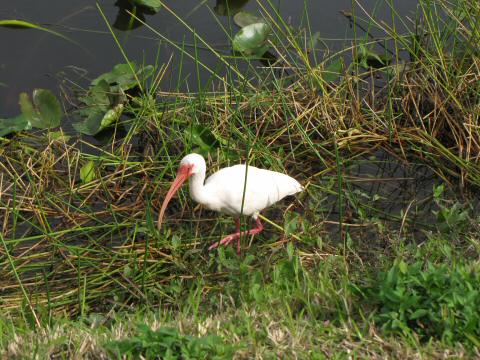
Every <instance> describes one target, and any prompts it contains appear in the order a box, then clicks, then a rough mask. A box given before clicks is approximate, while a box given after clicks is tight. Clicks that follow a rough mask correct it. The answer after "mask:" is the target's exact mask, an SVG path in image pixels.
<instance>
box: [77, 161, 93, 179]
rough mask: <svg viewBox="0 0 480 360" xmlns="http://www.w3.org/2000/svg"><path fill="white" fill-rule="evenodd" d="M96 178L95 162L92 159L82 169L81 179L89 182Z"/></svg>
mask: <svg viewBox="0 0 480 360" xmlns="http://www.w3.org/2000/svg"><path fill="white" fill-rule="evenodd" d="M94 179H95V163H94V162H93V161H92V160H90V161H88V162H87V163H86V164H85V165H83V166H82V168H81V169H80V180H82V182H83V183H84V184H87V183H89V182H91V181H93V180H94Z"/></svg>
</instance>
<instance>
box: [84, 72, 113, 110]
mask: <svg viewBox="0 0 480 360" xmlns="http://www.w3.org/2000/svg"><path fill="white" fill-rule="evenodd" d="M109 92H110V85H108V83H107V81H105V80H103V79H102V80H100V81H98V82H96V83H95V85H94V86H92V87H91V88H90V90H89V91H88V92H87V93H86V94H85V95H84V96H80V97H79V100H80V101H81V102H83V103H84V104H85V105H86V106H87V107H96V108H98V109H100V110H104V111H107V110H108V109H109V108H110V107H111V99H110V97H109Z"/></svg>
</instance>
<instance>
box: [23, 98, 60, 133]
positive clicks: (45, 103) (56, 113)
mask: <svg viewBox="0 0 480 360" xmlns="http://www.w3.org/2000/svg"><path fill="white" fill-rule="evenodd" d="M32 98H33V104H32V102H31V101H30V98H29V96H28V94H27V93H21V94H20V108H21V110H22V114H23V115H24V116H25V117H26V119H27V120H28V121H29V122H30V124H31V125H32V126H33V127H36V128H39V129H50V128H54V127H57V126H59V125H60V120H61V119H62V114H63V112H62V108H61V106H60V103H59V102H58V100H57V98H56V97H55V95H54V94H53V93H52V92H51V91H50V90H45V89H35V90H34V91H33V95H32Z"/></svg>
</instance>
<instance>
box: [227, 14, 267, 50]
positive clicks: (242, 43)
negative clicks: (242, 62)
mask: <svg viewBox="0 0 480 360" xmlns="http://www.w3.org/2000/svg"><path fill="white" fill-rule="evenodd" d="M271 31H272V30H271V27H270V25H268V24H267V23H265V22H257V23H253V24H249V25H247V26H245V27H243V28H241V29H240V31H239V32H238V33H236V34H235V36H234V38H233V40H232V47H233V50H234V51H237V52H239V53H241V54H243V55H245V56H249V57H254V58H259V57H262V56H263V55H264V54H265V53H266V52H267V50H268V49H269V48H270V45H269V44H268V38H269V36H270V34H271Z"/></svg>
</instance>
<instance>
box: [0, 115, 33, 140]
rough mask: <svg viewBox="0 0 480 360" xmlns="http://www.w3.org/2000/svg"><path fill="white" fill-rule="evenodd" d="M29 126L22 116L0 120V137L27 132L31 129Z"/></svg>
mask: <svg viewBox="0 0 480 360" xmlns="http://www.w3.org/2000/svg"><path fill="white" fill-rule="evenodd" d="M29 125H30V124H29V122H28V120H27V118H26V117H25V116H24V115H23V114H21V115H19V116H17V117H14V118H10V119H0V136H5V135H8V134H10V133H13V132H19V131H22V130H28V128H31V127H30V126H29Z"/></svg>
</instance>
